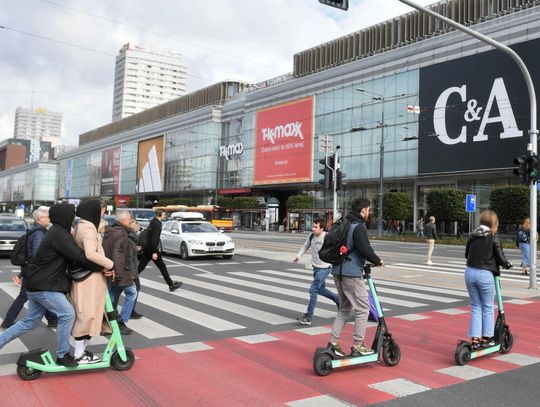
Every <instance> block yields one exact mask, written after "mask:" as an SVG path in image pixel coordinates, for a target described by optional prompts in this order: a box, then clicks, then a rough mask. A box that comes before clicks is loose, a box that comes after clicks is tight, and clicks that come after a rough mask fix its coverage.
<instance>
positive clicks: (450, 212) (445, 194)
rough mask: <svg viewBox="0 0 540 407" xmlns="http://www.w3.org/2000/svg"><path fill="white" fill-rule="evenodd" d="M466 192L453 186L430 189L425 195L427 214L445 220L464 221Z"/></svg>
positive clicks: (465, 216)
mask: <svg viewBox="0 0 540 407" xmlns="http://www.w3.org/2000/svg"><path fill="white" fill-rule="evenodd" d="M466 195H467V194H466V192H465V191H462V190H461V189H454V188H437V189H432V190H431V191H429V192H428V193H427V195H426V202H427V206H428V215H430V216H435V218H436V219H437V220H441V221H446V222H466V221H467V218H468V216H467V212H466V211H465V196H466Z"/></svg>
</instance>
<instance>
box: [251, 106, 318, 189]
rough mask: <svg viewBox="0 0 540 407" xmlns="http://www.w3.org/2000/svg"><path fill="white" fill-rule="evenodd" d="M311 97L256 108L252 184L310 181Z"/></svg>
mask: <svg viewBox="0 0 540 407" xmlns="http://www.w3.org/2000/svg"><path fill="white" fill-rule="evenodd" d="M313 108H314V103H313V97H309V98H306V99H301V100H297V101H294V102H290V103H285V104H281V105H278V106H273V107H270V108H268V109H262V110H258V111H257V117H256V120H257V124H256V129H255V130H256V134H255V171H254V180H253V183H254V184H255V185H263V184H284V183H293V182H311V180H312V169H313Z"/></svg>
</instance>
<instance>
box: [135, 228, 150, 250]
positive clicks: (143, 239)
mask: <svg viewBox="0 0 540 407" xmlns="http://www.w3.org/2000/svg"><path fill="white" fill-rule="evenodd" d="M149 230H150V229H144V230H143V231H141V233H139V237H138V238H137V244H138V245H139V246H141V247H142V248H143V249H144V248H145V247H146V246H148V231H149Z"/></svg>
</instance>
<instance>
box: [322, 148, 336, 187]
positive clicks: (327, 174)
mask: <svg viewBox="0 0 540 407" xmlns="http://www.w3.org/2000/svg"><path fill="white" fill-rule="evenodd" d="M326 162H327V161H326V158H322V159H320V160H319V163H321V164H322V165H323V168H321V169H320V170H319V174H321V175H323V176H324V178H321V179H320V180H319V184H321V185H324V189H333V188H334V184H333V182H332V175H333V174H332V170H333V169H334V166H335V163H336V156H335V154H332V155H330V156H328V165H326Z"/></svg>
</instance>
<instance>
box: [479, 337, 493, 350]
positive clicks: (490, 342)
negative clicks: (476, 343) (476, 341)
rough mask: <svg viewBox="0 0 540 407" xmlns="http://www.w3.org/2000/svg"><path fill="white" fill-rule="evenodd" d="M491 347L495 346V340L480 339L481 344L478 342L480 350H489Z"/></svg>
mask: <svg viewBox="0 0 540 407" xmlns="http://www.w3.org/2000/svg"><path fill="white" fill-rule="evenodd" d="M491 346H495V339H493V338H482V342H480V347H482V348H490V347H491Z"/></svg>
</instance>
